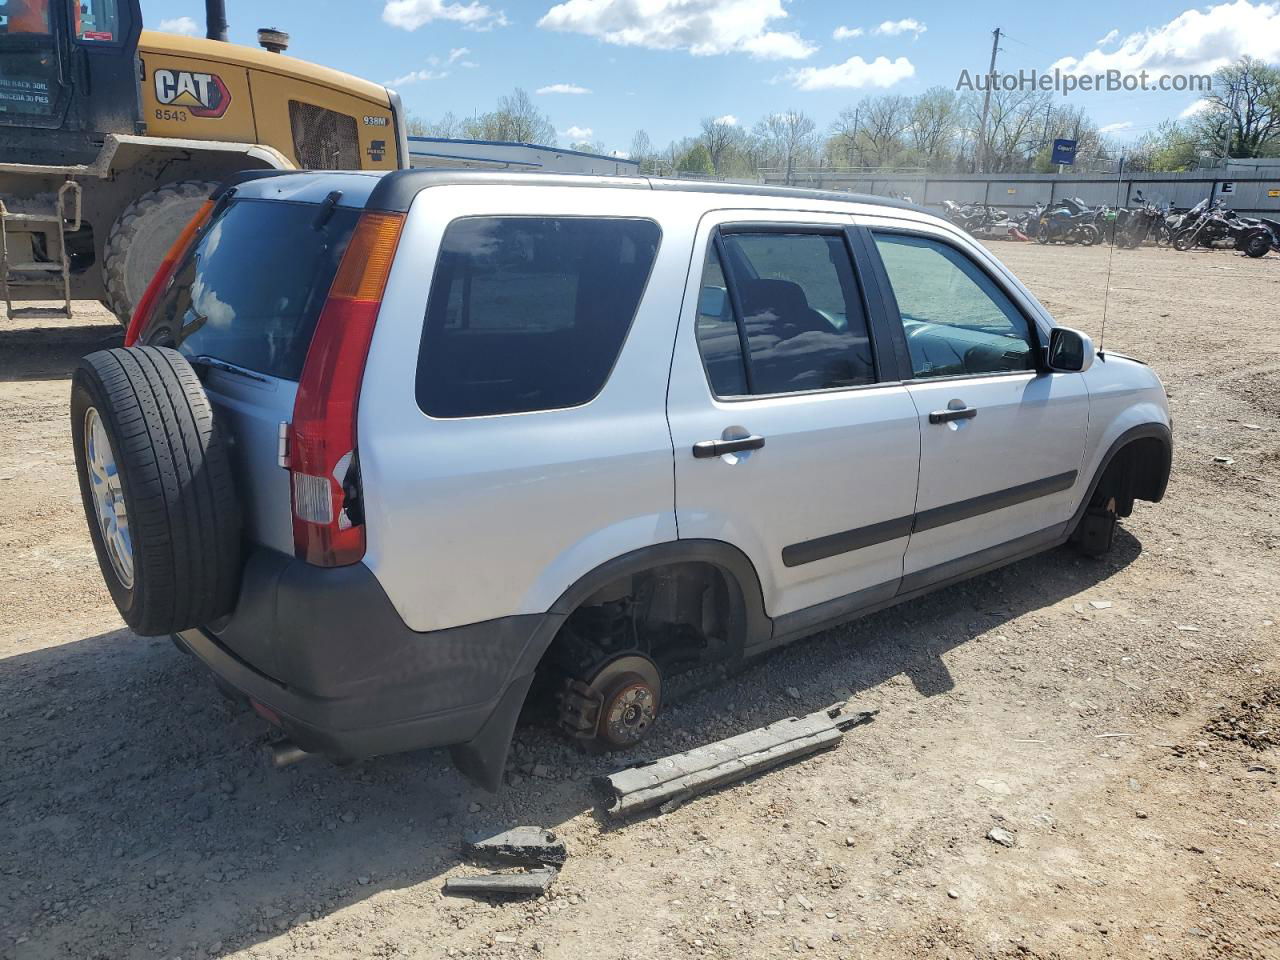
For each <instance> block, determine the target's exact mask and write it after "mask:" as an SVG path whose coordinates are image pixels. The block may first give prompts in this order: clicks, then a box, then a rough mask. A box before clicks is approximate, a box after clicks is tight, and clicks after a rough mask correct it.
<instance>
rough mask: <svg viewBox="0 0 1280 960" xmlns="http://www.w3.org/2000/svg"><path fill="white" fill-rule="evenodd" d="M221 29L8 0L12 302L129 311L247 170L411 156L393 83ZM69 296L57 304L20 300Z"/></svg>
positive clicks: (129, 11) (6, 187) (1, 76)
mask: <svg viewBox="0 0 1280 960" xmlns="http://www.w3.org/2000/svg"><path fill="white" fill-rule="evenodd" d="M205 8H206V16H207V27H208V30H207V38H195V37H184V36H178V35H176V34H168V33H156V32H153V31H149V30H142V29H141V27H142V14H141V11H140V9H139V4H138V0H0V286H2V287H3V290H0V292H2V293H3V295H4V298H5V302H6V306H7V307H8V310H9V313H10V315H18V316H21V315H24V314H25V315H40V314H42V313H51V314H54V315H66V316H70V314H71V301H72V300H100V301H102V302H103V303H104V304H106V305H107V306H108V307H109V308H110V309H111V310H112V311H113V312H114V313H115V314H116V316H117V317H119V318H120V319H121V320H122V321H127V320H128V317H129V315H130V313H131V312H132V310H133V306H134V304H135V303H136V302H137V301H138V299H139V297H141V296H142V292H143V291H144V290H145V289H146V286H147V283H148V282H149V281H150V279H151V276H152V274H153V273H154V272H155V269H156V267H157V266H158V265H159V263H160V261H161V259H162V258H163V257H164V254H165V252H166V251H167V250H168V249H169V247H170V245H171V244H172V243H173V241H174V239H175V238H176V237H177V236H178V234H179V232H180V231H181V230H182V228H183V226H184V225H185V224H186V222H187V220H188V219H189V218H190V217H191V216H192V214H193V213H194V212H195V211H196V209H197V208H198V207H199V206H200V204H201V202H202V201H203V200H204V199H205V197H207V196H208V195H209V193H210V192H211V191H212V190H213V188H214V185H215V184H216V183H217V182H218V181H219V180H222V179H224V178H225V177H227V176H229V175H231V174H233V173H236V172H238V171H242V170H263V169H279V170H292V169H310V170H338V169H340V170H389V169H396V168H398V167H407V166H408V165H409V147H408V138H407V136H406V130H405V118H404V111H403V109H402V108H401V105H400V99H399V97H397V96H396V94H395V93H394V92H393V91H391V90H388V89H387V88H386V87H383V86H380V85H378V84H376V83H370V82H368V81H366V80H361V79H359V78H357V77H353V76H350V75H348V74H345V73H340V72H339V71H337V70H330V69H329V68H327V67H320V66H316V65H315V64H311V63H306V62H305V61H302V60H297V59H294V58H293V57H289V56H285V55H284V53H283V50H284V49H285V47H286V46H287V43H288V36H287V35H286V34H284V33H281V32H279V31H277V30H274V29H264V30H259V31H258V40H259V43H260V44H261V45H262V47H263V49H257V48H254V47H245V46H239V45H235V44H231V43H228V42H227V40H226V36H227V32H226V31H227V25H226V13H225V9H224V5H223V0H206V3H205ZM15 300H17V301H31V300H45V301H48V300H59V301H62V303H63V304H64V306H62V307H59V308H57V309H55V310H49V309H47V308H46V309H45V310H37V309H34V308H30V307H28V308H15V307H14V305H13V301H15Z"/></svg>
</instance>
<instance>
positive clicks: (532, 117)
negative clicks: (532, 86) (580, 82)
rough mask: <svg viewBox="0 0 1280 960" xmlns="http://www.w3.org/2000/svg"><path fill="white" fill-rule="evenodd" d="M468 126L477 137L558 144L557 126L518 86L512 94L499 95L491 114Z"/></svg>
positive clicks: (467, 129) (478, 118) (470, 132)
mask: <svg viewBox="0 0 1280 960" xmlns="http://www.w3.org/2000/svg"><path fill="white" fill-rule="evenodd" d="M465 127H466V132H467V134H468V135H469V136H472V137H474V138H475V139H478V140H511V141H515V142H518V143H544V144H547V145H549V146H554V145H555V143H556V128H555V125H554V124H552V122H551V119H550V118H549V117H548V116H547V115H546V114H544V113H543V112H542V111H541V110H539V109H538V108H537V106H536V105H535V104H534V102H533V100H531V99H530V98H529V94H527V93H525V92H524V90H522V89H520V88H519V87H517V88H516V89H515V90H514V91H512V93H511V94H510V95H508V96H505V97H499V98H498V107H497V109H496V110H494V111H493V112H492V113H485V114H481V115H480V116H478V117H475V118H473V119H472V120H469V121H467V123H466V124H465Z"/></svg>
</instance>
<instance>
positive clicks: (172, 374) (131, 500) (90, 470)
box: [71, 347, 240, 636]
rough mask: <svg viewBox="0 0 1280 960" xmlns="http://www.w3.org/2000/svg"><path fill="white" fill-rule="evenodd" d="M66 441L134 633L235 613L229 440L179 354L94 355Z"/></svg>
mask: <svg viewBox="0 0 1280 960" xmlns="http://www.w3.org/2000/svg"><path fill="white" fill-rule="evenodd" d="M71 436H72V441H73V445H74V449H75V458H76V473H77V475H78V477H79V480H80V496H81V499H82V500H83V501H84V512H85V519H86V520H87V521H88V524H89V534H90V536H91V537H92V539H93V548H94V551H95V552H96V553H97V555H98V565H99V566H100V567H101V568H102V576H103V579H104V580H105V581H106V583H107V588H108V589H109V590H110V592H111V598H112V600H114V601H115V604H116V607H117V609H119V611H120V615H121V616H122V617H124V620H125V622H126V623H128V624H129V626H130V627H132V628H133V630H134V631H135V632H136V633H140V634H142V635H143V636H160V635H163V634H167V633H173V632H175V631H178V630H185V629H188V628H190V627H196V626H201V625H203V624H207V623H209V622H210V621H212V620H215V619H217V618H218V617H220V616H222V615H223V614H226V613H230V612H231V609H232V608H233V606H234V605H235V599H236V588H237V585H238V583H239V578H240V510H239V504H238V500H237V498H236V493H235V488H234V482H233V479H232V474H231V467H230V464H229V462H228V459H227V450H226V444H225V439H224V438H223V436H222V434H221V431H220V430H219V427H218V423H217V418H216V417H215V416H214V412H213V408H212V407H211V406H210V404H209V399H208V397H207V396H205V392H204V388H203V386H201V384H200V380H199V378H198V377H197V376H196V374H195V371H194V370H192V369H191V365H190V364H189V363H187V361H186V359H185V358H184V357H183V356H182V355H181V354H179V353H178V352H177V351H176V350H169V349H166V348H163V347H130V348H127V349H126V348H119V347H118V348H116V349H114V350H99V351H98V352H97V353H91V354H89V355H88V356H87V357H85V358H84V359H82V360H81V361H80V365H79V366H78V367H77V368H76V371H75V375H74V376H73V378H72V381H71Z"/></svg>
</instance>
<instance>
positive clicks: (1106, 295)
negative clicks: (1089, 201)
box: [1098, 155, 1124, 356]
mask: <svg viewBox="0 0 1280 960" xmlns="http://www.w3.org/2000/svg"><path fill="white" fill-rule="evenodd" d="M1123 185H1124V156H1123V155H1121V157H1120V166H1119V167H1117V168H1116V206H1115V213H1116V219H1117V220H1118V219H1119V214H1120V190H1121V188H1122V187H1123ZM1115 257H1116V220H1112V221H1111V250H1110V251H1109V252H1108V253H1107V285H1106V288H1105V289H1104V290H1103V291H1102V327H1101V329H1099V330H1098V356H1102V344H1103V342H1104V341H1105V340H1106V336H1107V305H1108V304H1109V303H1110V301H1111V262H1112V261H1113V260H1115Z"/></svg>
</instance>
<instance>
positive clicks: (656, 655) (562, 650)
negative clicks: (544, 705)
mask: <svg viewBox="0 0 1280 960" xmlns="http://www.w3.org/2000/svg"><path fill="white" fill-rule="evenodd" d="M736 594H737V590H736V584H735V583H733V582H732V580H731V577H730V575H729V574H727V573H726V572H725V571H724V570H722V569H721V568H720V567H718V566H716V565H715V564H713V563H709V562H706V561H700V560H691V561H678V562H671V563H664V564H661V565H658V566H654V567H650V568H647V569H643V570H638V571H635V572H632V573H627V574H623V575H621V576H618V577H615V578H613V579H611V580H609V581H608V582H606V583H604V584H603V585H602V586H599V587H597V588H596V589H594V590H593V592H592V593H591V594H590V595H589V596H587V597H586V598H585V599H584V600H582V602H581V603H579V604H578V606H577V607H576V608H575V609H574V610H573V612H571V613H570V614H569V616H568V617H567V618H566V619H565V622H564V623H563V624H562V625H561V627H560V629H559V630H558V631H557V632H556V635H555V637H554V639H552V641H551V644H550V646H549V647H548V648H547V650H546V652H545V653H544V654H543V656H542V659H541V661H540V662H539V664H538V670H539V673H550V674H559V675H561V676H570V677H579V678H584V677H586V676H588V675H589V674H590V673H592V672H593V671H594V670H595V669H597V668H598V667H599V666H600V665H601V664H603V663H605V662H607V661H608V660H611V659H613V658H615V657H617V656H621V655H624V654H626V653H630V652H639V653H642V654H644V655H645V656H647V657H649V658H650V659H652V660H653V661H654V662H655V663H656V664H658V666H659V667H660V668H661V670H662V671H663V673H664V675H668V676H670V675H674V674H677V673H681V672H684V671H686V670H689V669H692V668H694V667H697V666H699V665H701V664H704V663H708V662H715V661H723V660H726V659H730V658H732V657H733V655H734V654H735V653H737V652H740V651H741V649H742V642H743V624H742V623H741V617H740V616H739V615H738V613H737V608H738V606H739V602H735V600H736V599H737V598H736Z"/></svg>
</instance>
